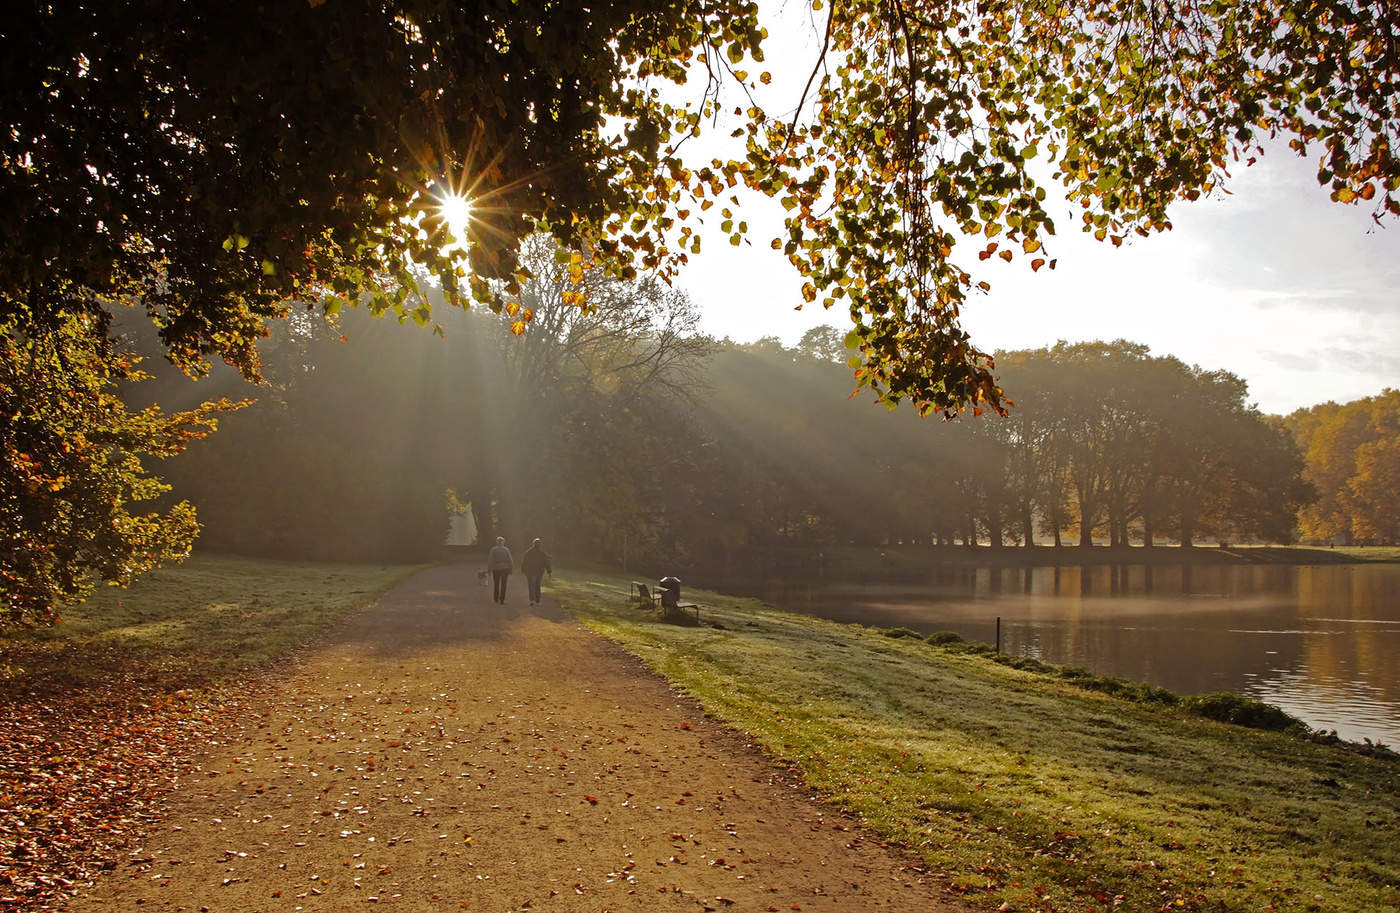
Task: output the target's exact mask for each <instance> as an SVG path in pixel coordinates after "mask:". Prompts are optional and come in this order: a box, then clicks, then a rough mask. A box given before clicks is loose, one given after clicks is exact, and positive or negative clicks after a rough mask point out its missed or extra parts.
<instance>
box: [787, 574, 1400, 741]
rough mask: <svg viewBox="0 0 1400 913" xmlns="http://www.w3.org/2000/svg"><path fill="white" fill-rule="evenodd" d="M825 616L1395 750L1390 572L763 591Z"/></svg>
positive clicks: (977, 580)
mask: <svg viewBox="0 0 1400 913" xmlns="http://www.w3.org/2000/svg"><path fill="white" fill-rule="evenodd" d="M762 596H763V598H764V599H766V600H767V601H769V602H772V603H774V604H775V605H778V606H780V607H782V608H786V609H791V610H793V611H800V612H806V613H808V614H813V615H819V616H821V617H824V618H830V619H833V620H836V621H844V622H860V623H862V624H867V625H878V626H883V627H893V626H903V627H907V628H911V629H913V630H915V631H919V632H921V633H924V634H929V633H932V632H934V631H956V632H957V633H958V634H961V635H962V636H963V637H965V638H967V639H968V640H978V641H985V642H987V643H992V642H994V640H995V637H996V619H997V617H998V616H1000V617H1001V645H1002V650H1004V651H1005V652H1007V653H1012V654H1016V655H1020V656H1029V657H1033V658H1035V659H1039V660H1042V661H1044V662H1049V663H1055V664H1058V665H1070V666H1082V667H1084V668H1087V669H1090V670H1092V671H1094V672H1097V673H1100V674H1106V675H1116V676H1120V677H1122V678H1127V679H1132V680H1135V681H1144V682H1148V683H1150V684H1153V685H1159V686H1162V687H1165V688H1170V689H1172V690H1173V691H1177V692H1180V693H1183V694H1201V693H1205V692H1209V691H1232V692H1235V693H1238V694H1243V695H1246V696H1248V697H1252V698H1256V699H1258V700H1262V701H1265V702H1267V703H1270V704H1275V705H1277V706H1279V707H1282V708H1283V709H1284V710H1286V711H1288V712H1289V713H1291V714H1293V715H1295V716H1297V717H1299V718H1301V719H1303V720H1304V721H1306V722H1307V723H1308V724H1309V725H1312V726H1314V727H1317V728H1321V729H1335V730H1336V731H1337V734H1338V735H1340V736H1341V737H1342V738H1346V739H1352V740H1357V741H1359V740H1361V739H1363V738H1369V739H1371V740H1372V741H1380V742H1384V743H1386V744H1388V745H1390V746H1392V747H1396V746H1400V565H1383V564H1377V565H1330V566H1319V567H1291V566H1279V565H1266V566H1259V567H1237V566H1229V567H1217V566H1206V567H1202V566H1189V565H1185V566H1168V567H1161V566H1158V567H1148V566H1143V565H1129V566H1097V567H1058V568H1056V567H1040V568H1026V569H989V568H978V569H972V568H940V569H936V570H934V571H931V572H930V575H929V578H928V581H927V582H926V583H923V584H881V583H873V584H856V583H850V582H838V581H822V582H814V583H807V584H792V583H780V582H774V583H771V584H769V585H766V586H765V587H764V588H763V592H762Z"/></svg>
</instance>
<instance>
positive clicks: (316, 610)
mask: <svg viewBox="0 0 1400 913" xmlns="http://www.w3.org/2000/svg"><path fill="white" fill-rule="evenodd" d="M415 570H417V567H415V566H406V565H356V564H343V565H342V564H311V563H297V562H287V561H267V560H260V559H255V558H239V557H234V556H221V555H198V554H197V555H194V556H193V557H191V558H190V559H189V560H188V561H186V562H185V563H184V564H179V565H172V566H170V567H165V568H161V569H159V570H157V571H154V572H153V573H151V574H149V575H147V576H145V577H143V578H141V580H139V581H138V582H137V583H136V584H135V585H134V586H132V587H131V588H130V589H125V590H123V589H117V588H115V587H103V588H101V589H99V590H98V591H97V592H96V593H94V594H93V596H92V598H91V599H89V600H87V602H85V603H83V604H81V605H77V606H72V607H70V608H69V609H67V610H66V611H65V612H63V615H62V620H61V621H60V622H59V623H58V624H56V625H54V626H53V627H50V628H40V629H37V630H34V631H28V632H14V633H11V634H9V635H6V636H5V637H4V643H5V645H6V647H7V649H8V650H11V651H14V652H17V653H19V654H20V655H23V654H25V653H29V654H32V653H34V652H36V651H38V652H45V651H47V652H53V651H55V650H60V649H66V650H68V651H70V652H74V653H75V654H78V653H87V654H93V653H110V652H121V653H130V654H140V655H144V656H148V657H151V658H154V657H157V656H160V657H163V658H164V660H165V661H167V662H174V663H177V664H179V665H180V666H182V667H184V668H186V670H187V671H188V672H189V673H190V674H191V675H193V676H195V677H197V678H201V679H207V680H217V679H219V678H222V677H225V676H228V675H231V674H235V673H237V672H240V671H242V670H244V669H248V668H250V667H252V666H256V665H258V664H260V663H263V662H266V661H267V660H269V659H272V658H274V657H276V656H279V655H281V654H283V653H285V652H287V651H288V650H289V649H291V648H292V647H295V646H297V645H298V644H301V643H304V642H306V641H307V640H309V639H310V638H311V637H313V636H314V635H315V634H317V633H318V632H319V631H321V630H323V629H325V628H326V627H328V626H329V625H331V624H333V623H334V622H336V621H337V620H338V619H340V618H341V617H343V616H344V615H346V614H347V613H349V612H351V611H354V610H355V609H358V608H361V607H362V606H365V605H368V604H369V603H371V602H373V601H374V600H375V599H376V598H377V597H378V596H379V595H380V594H381V593H383V592H384V591H385V590H387V589H389V587H391V586H393V585H394V584H395V583H397V582H399V581H400V580H403V579H404V578H405V577H407V576H408V575H409V574H410V573H412V572H413V571H415ZM13 655H14V654H13V653H12V656H13ZM63 671H64V673H65V677H68V678H73V677H76V678H79V679H81V678H83V677H85V669H84V667H83V661H82V660H81V659H80V658H78V657H77V656H75V657H74V658H72V660H71V661H70V663H69V665H68V666H67V667H66V668H65V669H64V670H63ZM90 671H92V672H100V671H102V670H101V669H100V668H99V669H93V670H90ZM23 674H25V672H24V670H23V668H22V667H21V668H19V669H11V670H10V671H9V672H8V673H6V675H5V677H10V678H12V677H13V676H15V675H23Z"/></svg>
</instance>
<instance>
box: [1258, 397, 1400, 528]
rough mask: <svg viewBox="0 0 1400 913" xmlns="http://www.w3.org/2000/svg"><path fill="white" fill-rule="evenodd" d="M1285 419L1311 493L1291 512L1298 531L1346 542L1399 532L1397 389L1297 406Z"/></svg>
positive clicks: (1399, 415) (1399, 407) (1399, 418)
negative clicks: (1300, 454)
mask: <svg viewBox="0 0 1400 913" xmlns="http://www.w3.org/2000/svg"><path fill="white" fill-rule="evenodd" d="M1285 424H1286V426H1287V427H1288V429H1289V431H1291V432H1292V434H1293V437H1294V439H1295V440H1296V441H1297V442H1298V447H1299V449H1300V450H1301V451H1302V452H1303V453H1304V454H1305V456H1306V460H1307V478H1308V481H1309V482H1310V483H1311V484H1312V485H1313V487H1314V490H1315V491H1316V495H1317V497H1316V498H1315V500H1313V501H1312V502H1311V503H1309V504H1307V505H1306V506H1305V507H1304V508H1303V510H1302V511H1301V512H1300V513H1299V516H1298V526H1299V529H1300V532H1301V535H1302V537H1303V538H1304V539H1316V540H1340V541H1342V542H1344V543H1345V544H1347V545H1354V544H1358V543H1368V542H1386V543H1389V542H1395V541H1396V540H1397V539H1400V391H1398V390H1384V391H1382V392H1381V394H1380V395H1378V396H1372V397H1367V398H1366V399H1360V400H1356V401H1355V402H1351V403H1347V404H1346V405H1342V406H1339V405H1337V404H1336V403H1324V404H1322V405H1320V406H1314V407H1312V408H1311V409H1299V410H1298V411H1297V412H1294V413H1293V414H1292V415H1290V416H1288V418H1287V419H1286V420H1285Z"/></svg>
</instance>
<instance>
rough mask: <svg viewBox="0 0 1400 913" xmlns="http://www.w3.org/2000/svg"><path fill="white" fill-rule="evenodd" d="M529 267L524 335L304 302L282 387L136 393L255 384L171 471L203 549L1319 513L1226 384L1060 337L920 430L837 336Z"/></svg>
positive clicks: (773, 550)
mask: <svg viewBox="0 0 1400 913" xmlns="http://www.w3.org/2000/svg"><path fill="white" fill-rule="evenodd" d="M530 256H531V258H532V261H531V262H532V268H533V269H534V271H535V274H536V279H535V280H534V281H533V282H532V283H530V285H529V286H527V287H526V288H525V289H524V293H523V295H522V297H521V299H520V303H521V305H522V306H523V307H524V308H525V309H528V311H529V316H530V321H529V324H528V328H527V329H526V332H524V334H523V335H519V336H516V335H514V334H512V333H511V332H510V329H509V327H510V324H511V323H512V322H514V321H517V320H521V319H522V318H523V316H524V315H523V314H520V313H516V314H502V315H495V314H492V313H490V312H489V311H486V312H462V311H458V310H455V309H451V308H446V307H439V308H438V309H437V310H436V312H435V314H436V317H437V319H439V320H440V321H441V325H442V332H441V334H440V335H441V336H442V338H437V334H434V333H430V332H429V331H427V330H426V329H423V328H418V327H414V326H411V325H410V326H405V327H396V326H391V325H389V326H386V325H384V323H383V322H382V321H375V320H373V319H372V318H370V317H369V316H367V315H365V314H363V313H361V312H358V311H351V312H347V313H343V314H342V315H339V316H338V317H337V318H336V319H335V320H333V321H327V320H326V319H325V318H322V317H320V316H319V315H311V314H307V315H303V316H302V317H301V318H299V319H293V320H290V321H287V322H285V323H283V324H281V325H279V326H278V327H277V328H276V332H275V334H274V336H273V337H272V338H271V339H269V340H268V341H267V343H266V345H264V346H263V348H262V356H263V361H264V371H265V374H266V376H267V378H268V380H269V381H270V386H265V387H259V388H251V387H241V388H240V385H241V384H242V382H241V381H240V380H238V379H237V378H236V376H234V375H233V374H232V373H231V372H217V371H216V372H215V373H214V374H213V375H211V377H210V378H208V379H206V380H204V381H201V382H199V383H197V384H190V383H189V382H187V381H178V380H174V379H170V378H166V379H163V380H161V381H158V382H157V383H156V384H153V385H152V384H148V385H144V387H142V388H136V389H135V390H133V391H132V396H133V397H135V396H138V395H141V394H142V393H143V392H144V393H145V395H147V396H151V395H154V396H156V397H158V398H160V399H161V400H162V401H163V402H164V403H165V404H166V405H168V406H171V407H177V406H180V405H182V402H183V400H190V401H197V400H200V399H209V398H212V397H214V396H220V395H233V396H237V395H240V393H242V394H245V395H251V396H256V397H258V402H257V403H256V404H255V405H253V406H251V407H249V408H247V409H244V410H242V411H240V412H237V413H235V414H233V415H231V416H228V417H226V418H225V419H223V422H222V427H221V428H220V430H219V431H218V432H217V433H216V434H214V435H212V436H211V437H210V438H209V439H208V440H205V441H201V442H199V443H198V444H197V445H195V446H193V447H192V448H191V449H190V451H189V452H188V453H186V454H184V455H182V456H181V457H179V458H178V459H175V460H172V461H170V462H169V464H168V465H167V466H165V467H163V469H162V471H163V473H164V474H165V475H166V476H167V477H168V478H169V479H170V480H171V481H172V482H173V483H174V485H175V493H176V495H178V496H180V497H185V498H189V499H190V500H192V501H193V502H194V503H195V504H196V505H197V507H198V510H199V516H200V519H201V521H202V523H203V524H204V531H203V537H202V543H203V546H204V547H206V548H213V549H225V550H231V551H237V552H243V553H254V554H262V555H272V556H281V557H307V558H342V559H364V558H375V559H389V558H394V559H422V558H430V557H436V556H438V555H440V554H441V551H440V549H441V545H442V542H443V540H444V537H445V534H446V531H447V526H448V504H449V503H459V504H460V503H465V504H469V505H470V510H471V512H472V514H473V517H474V519H475V522H476V526H477V529H478V532H479V536H480V538H481V539H482V540H483V541H489V540H491V539H492V538H493V537H494V536H495V535H497V534H503V535H506V536H507V537H508V538H509V539H510V540H511V541H512V542H514V543H521V542H523V541H524V540H526V539H528V538H531V537H534V536H544V537H546V539H547V540H548V541H549V543H550V547H551V548H552V550H554V551H556V552H558V553H560V554H563V555H568V556H569V557H570V558H572V559H575V560H596V561H601V562H606V563H608V564H611V565H616V564H617V563H619V562H621V561H624V560H628V561H630V562H632V563H633V564H635V565H637V566H644V565H645V566H665V567H672V568H677V569H680V568H686V569H689V572H690V573H692V574H694V573H703V574H705V575H707V576H729V575H738V574H743V573H746V572H749V571H751V570H752V569H753V568H756V567H772V566H774V565H775V564H782V563H783V560H784V556H791V555H794V554H813V553H815V552H819V551H821V550H822V549H823V548H825V547H830V546H835V545H851V544H854V545H880V544H884V543H889V542H904V543H928V544H937V545H951V544H959V545H968V544H973V543H983V544H990V545H992V546H998V547H1009V546H1014V545H1023V546H1024V545H1031V544H1052V543H1053V544H1060V543H1062V542H1070V543H1080V544H1090V543H1100V544H1102V543H1107V544H1112V545H1126V544H1130V543H1141V544H1144V545H1155V544H1159V543H1162V542H1164V541H1170V542H1175V543H1180V544H1184V545H1190V544H1193V543H1195V542H1197V541H1200V540H1203V539H1205V538H1208V537H1209V538H1214V539H1230V540H1238V539H1254V540H1263V541H1273V542H1286V541H1290V540H1291V539H1292V537H1293V536H1294V533H1295V528H1296V523H1297V519H1296V518H1297V512H1298V510H1299V508H1300V507H1302V506H1303V505H1305V504H1310V503H1311V488H1310V486H1309V484H1308V483H1307V482H1305V481H1304V480H1303V462H1302V459H1301V456H1300V450H1299V448H1298V446H1297V445H1296V444H1295V436H1296V434H1297V430H1296V424H1290V425H1289V427H1285V424H1284V423H1283V422H1282V421H1281V420H1277V419H1271V418H1269V417H1266V416H1263V415H1260V414H1259V413H1258V412H1257V411H1256V410H1254V409H1252V408H1251V407H1249V405H1248V404H1247V401H1246V389H1245V385H1244V383H1243V382H1242V381H1241V380H1240V379H1239V378H1237V377H1234V376H1233V375H1231V374H1228V373H1226V372H1211V371H1202V370H1200V369H1198V368H1193V367H1190V366H1187V365H1185V364H1183V363H1182V362H1180V361H1179V360H1177V359H1175V358H1170V357H1160V356H1153V355H1151V354H1150V353H1149V352H1148V351H1147V349H1146V348H1145V347H1143V346H1140V345H1136V344H1133V343H1128V342H1121V341H1120V342H1114V343H1084V344H1074V345H1070V344H1060V345H1058V346H1055V347H1053V348H1049V349H1041V350H1036V351H1028V352H1012V353H1005V354H1002V355H1000V356H999V357H998V365H997V367H998V371H999V376H1000V377H1001V379H1002V383H1003V384H1004V386H1005V389H1006V391H1007V394H1008V397H1009V398H1010V399H1011V400H1013V401H1014V402H1015V408H1014V409H1013V410H1012V412H1011V416H1010V417H1009V418H1000V417H998V416H996V415H994V414H990V413H988V414H983V415H981V416H979V417H973V416H970V415H969V416H965V417H963V418H961V419H959V420H957V421H954V422H950V423H945V422H941V421H937V420H922V419H919V418H917V417H916V416H914V415H913V414H912V410H895V411H893V412H891V411H887V410H885V409H883V408H880V407H878V406H876V405H874V404H872V403H870V402H869V401H868V399H859V398H856V399H852V398H850V397H849V394H850V392H851V390H852V388H853V383H852V380H851V376H850V369H849V368H848V367H847V366H846V364H845V362H846V359H847V357H848V355H849V353H848V352H847V351H846V350H845V349H844V347H843V346H842V341H841V337H840V335H839V334H838V333H837V332H836V331H834V330H830V329H827V328H819V329H817V330H814V331H812V332H811V333H809V334H808V335H807V336H806V337H805V338H804V339H803V341H802V343H800V344H799V345H798V346H796V347H794V348H785V347H783V346H782V345H780V344H779V343H778V342H777V341H776V340H772V339H768V340H760V341H759V342H756V343H751V344H744V345H739V344H734V343H731V342H728V341H715V340H711V339H708V338H705V337H702V336H700V335H698V333H697V331H696V313H695V311H694V308H693V307H692V305H691V303H690V302H689V301H688V300H687V299H686V298H685V297H684V296H682V295H680V294H678V293H676V292H674V291H672V290H670V289H668V288H666V287H664V286H659V285H656V284H648V283H622V282H618V281H612V280H607V279H605V278H602V277H600V276H598V275H596V274H595V273H593V272H592V271H589V272H587V273H585V279H584V282H585V284H586V286H587V291H588V294H589V301H590V302H591V303H592V305H593V307H594V309H595V310H594V312H593V313H591V314H587V315H585V314H584V313H582V312H581V311H580V309H579V308H578V307H577V306H576V304H574V303H572V301H571V299H572V297H573V296H572V293H573V292H575V291H577V290H578V289H577V287H576V286H574V285H573V284H571V280H570V278H569V267H570V264H569V263H568V262H567V258H564V259H563V262H559V261H557V260H556V258H555V256H554V254H553V252H552V251H551V250H549V249H547V248H544V247H538V248H536V249H534V250H532V251H531V252H530ZM211 388H212V389H211ZM1295 418H1296V417H1295ZM1290 423H1293V419H1290Z"/></svg>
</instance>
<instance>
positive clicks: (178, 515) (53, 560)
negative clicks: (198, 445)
mask: <svg viewBox="0 0 1400 913" xmlns="http://www.w3.org/2000/svg"><path fill="white" fill-rule="evenodd" d="M93 319H95V318H92V317H87V316H76V315H75V316H69V317H67V318H65V320H64V322H63V324H62V326H60V327H58V328H57V329H56V331H55V332H53V333H48V334H44V335H40V336H26V335H23V334H18V333H12V332H11V333H6V332H0V403H3V404H4V408H3V409H0V449H3V456H4V461H5V465H6V466H8V467H9V471H6V472H0V528H3V530H4V533H3V534H0V535H3V537H4V541H3V545H2V546H0V599H3V603H0V629H3V628H7V627H14V626H31V625H34V624H41V623H48V622H50V621H53V620H54V618H55V614H54V613H55V607H56V605H58V604H61V603H65V602H75V601H78V600H81V599H83V598H84V597H86V596H87V595H88V594H89V593H90V592H91V591H92V589H93V586H94V585H95V584H96V582H97V581H99V580H105V581H109V582H111V583H115V584H119V585H123V586H124V585H127V584H129V583H131V581H132V580H133V579H134V578H135V577H136V576H137V575H139V574H141V573H143V572H145V571H148V570H150V569H151V568H153V567H156V566H157V565H159V564H161V563H162V562H165V561H172V560H176V561H178V560H180V559H182V558H184V557H185V556H186V555H188V554H189V550H190V544H191V542H193V540H194V537H195V535H196V533H197V532H198V529H199V527H198V524H197V523H196V522H195V516H194V510H193V509H192V508H191V506H190V505H189V503H188V502H186V501H181V502H179V503H177V504H174V505H171V506H169V507H168V508H166V510H165V511H164V512H163V513H162V512H158V511H149V512H144V513H143V512H140V511H139V510H137V509H135V507H134V505H136V504H138V503H140V502H149V501H152V500H153V499H155V498H157V497H159V496H160V495H161V494H162V493H163V492H165V491H167V490H168V487H169V486H167V485H164V484H162V483H161V482H160V480H159V479H156V478H154V477H152V476H151V475H150V474H149V473H148V472H147V470H146V468H145V466H144V465H143V464H142V457H168V456H171V455H173V454H176V453H179V452H180V451H181V450H183V449H184V447H185V445H186V444H187V443H188V442H189V441H191V440H193V439H195V438H200V437H203V436H204V435H205V434H207V433H208V432H210V431H212V430H213V429H214V428H215V427H217V418H216V416H217V415H218V414H219V413H222V412H227V411H229V410H232V409H235V408H238V405H240V404H235V403H231V402H229V401H228V400H227V399H221V400H219V401H217V402H213V403H204V404H203V405H201V406H199V407H197V408H195V409H192V410H189V411H186V412H175V413H166V412H163V411H162V410H161V409H160V408H159V407H150V408H146V409H142V410H139V411H131V410H128V409H127V407H126V406H125V405H124V404H123V402H122V400H121V399H120V398H119V397H118V396H117V388H116V383H117V381H126V382H133V381H138V380H140V379H142V377H143V376H144V375H142V374H141V372H140V371H139V370H137V368H136V364H137V361H138V359H136V358H135V357H133V356H131V355H130V354H128V353H125V352H123V351H121V350H120V349H119V348H117V347H116V346H115V345H112V344H109V343H106V342H103V341H102V337H101V335H100V334H99V335H96V336H94V334H93V332H92V330H91V328H90V327H88V326H87V323H88V322H89V321H91V320H93Z"/></svg>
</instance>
